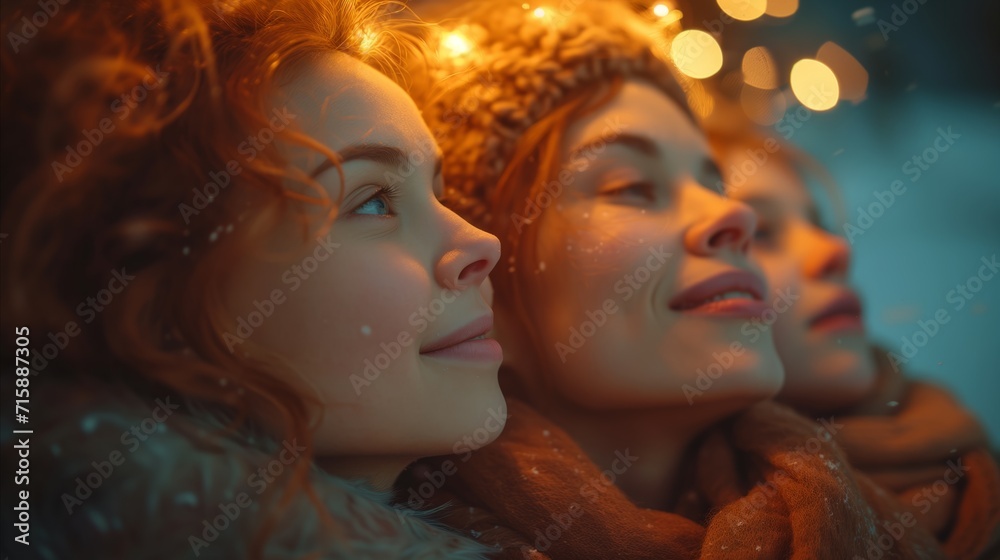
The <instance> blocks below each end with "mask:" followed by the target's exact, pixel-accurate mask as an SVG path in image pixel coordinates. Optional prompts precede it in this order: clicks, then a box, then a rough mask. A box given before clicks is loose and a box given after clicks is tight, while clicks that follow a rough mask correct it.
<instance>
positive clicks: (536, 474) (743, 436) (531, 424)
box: [398, 400, 943, 560]
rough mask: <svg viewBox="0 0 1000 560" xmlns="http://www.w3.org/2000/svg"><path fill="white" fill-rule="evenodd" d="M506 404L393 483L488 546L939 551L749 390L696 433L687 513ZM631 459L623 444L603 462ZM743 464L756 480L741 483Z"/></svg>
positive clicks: (669, 551) (827, 446)
mask: <svg viewBox="0 0 1000 560" xmlns="http://www.w3.org/2000/svg"><path fill="white" fill-rule="evenodd" d="M508 406H509V417H508V421H507V426H506V428H505V429H504V432H503V433H502V434H501V436H500V437H499V438H498V439H497V441H495V442H494V443H492V444H490V445H487V446H485V447H483V448H481V449H478V450H476V451H475V452H472V453H469V454H466V455H462V456H451V457H448V458H444V459H437V460H434V461H433V462H432V463H428V462H424V463H422V464H420V465H419V466H418V467H416V468H414V469H412V470H411V472H410V473H408V474H407V475H405V476H404V477H403V478H401V480H400V481H399V484H398V488H399V494H398V496H399V497H400V498H402V499H404V500H406V501H407V502H409V505H411V506H417V507H420V506H422V507H432V506H444V508H443V510H442V512H441V515H442V519H443V521H444V522H445V523H448V524H449V525H451V526H453V527H455V528H457V529H460V530H462V531H464V532H466V533H468V534H470V535H472V536H473V537H476V538H478V539H479V540H480V541H482V542H484V543H486V544H490V545H494V544H495V545H497V547H498V549H499V555H498V556H499V557H501V558H539V559H544V558H551V559H569V560H579V559H587V558H628V559H636V560H641V559H646V558H648V559H663V558H678V559H695V558H698V559H710V558H711V559H715V558H734V559H736V558H739V559H743V558H766V559H774V558H796V559H798V558H802V559H805V558H809V559H814V558H830V559H836V560H851V559H854V558H860V559H886V558H914V559H916V558H942V557H943V553H942V552H941V550H940V548H939V546H938V545H937V543H935V542H934V539H933V537H931V536H930V535H929V534H928V533H927V532H926V531H925V530H924V529H923V528H921V527H920V526H918V525H916V523H915V521H914V519H913V516H912V515H911V514H906V513H904V512H902V510H901V509H900V508H899V507H898V503H897V502H896V500H895V498H894V497H893V496H891V495H889V494H887V493H885V492H883V491H882V490H881V489H879V488H878V487H876V486H875V485H874V484H873V483H872V482H871V481H870V480H869V479H868V478H867V477H865V476H863V475H861V476H858V475H856V474H855V473H853V472H852V471H851V470H850V469H849V468H848V467H847V462H846V459H845V457H844V455H843V453H842V452H841V451H840V449H839V448H838V447H837V445H836V444H835V443H834V442H833V441H832V438H831V435H830V433H829V432H828V431H827V430H826V429H825V428H823V427H821V426H819V425H817V424H815V423H813V422H811V421H809V420H807V419H805V418H803V417H802V416H799V415H798V414H796V413H794V412H793V411H792V410H791V409H789V408H786V407H784V406H782V405H778V404H775V403H773V402H765V403H759V404H757V405H755V406H753V407H751V408H750V409H749V410H747V411H746V412H744V413H742V414H740V415H738V416H737V417H735V418H734V419H733V420H732V421H731V422H727V423H725V425H724V426H721V427H719V428H718V429H716V430H715V431H713V432H712V433H710V434H708V435H707V436H706V437H705V438H703V440H702V441H701V442H700V443H699V445H698V446H697V449H695V450H694V451H693V454H692V457H693V460H694V461H695V468H694V469H692V471H691V472H692V473H693V474H692V480H691V481H690V485H689V488H690V489H691V490H694V491H695V493H696V494H697V496H698V499H699V500H700V501H701V502H702V503H703V505H704V506H706V508H707V509H705V510H704V511H707V512H708V514H707V515H706V514H699V515H698V516H696V519H694V520H692V519H689V518H688V517H685V516H683V515H679V514H678V513H668V512H663V511H656V510H651V509H644V508H640V507H637V506H635V505H634V504H633V503H632V502H631V501H630V500H629V499H628V498H627V497H626V496H625V495H624V494H623V493H622V492H621V491H620V490H619V489H618V488H617V487H616V486H614V485H613V484H612V483H611V476H610V472H609V471H604V472H602V471H601V469H599V468H598V467H597V466H596V465H594V464H593V463H592V462H591V461H590V460H589V459H588V458H587V457H586V456H585V455H584V453H583V451H582V450H581V449H580V448H579V447H578V446H577V445H576V444H575V443H574V442H573V440H572V439H571V438H570V437H569V435H568V434H566V433H565V432H564V431H562V430H561V429H559V428H558V427H557V426H555V425H554V424H553V423H552V422H550V421H548V420H547V419H546V418H544V417H542V416H541V415H540V414H538V413H537V412H536V411H534V410H533V409H531V408H530V407H529V406H527V405H525V404H523V403H521V402H518V401H514V400H511V401H510V402H509V404H508ZM640 460H641V458H635V457H632V456H630V455H629V454H628V451H627V450H625V451H623V452H622V455H621V456H620V457H618V463H617V464H616V465H613V466H614V467H616V468H628V464H629V463H630V462H632V461H640ZM738 464H739V465H741V466H737V465H738ZM748 474H749V475H751V476H750V477H749V478H752V479H753V480H755V481H759V482H757V483H756V484H752V483H751V484H750V485H749V486H751V487H748V484H747V483H746V482H744V481H745V480H746V479H747V478H748V476H747V475H748ZM691 511H694V510H691ZM907 515H909V517H907Z"/></svg>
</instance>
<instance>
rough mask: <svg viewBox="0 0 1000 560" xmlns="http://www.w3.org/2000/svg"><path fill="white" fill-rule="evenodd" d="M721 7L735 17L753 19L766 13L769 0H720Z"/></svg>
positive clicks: (746, 19)
mask: <svg viewBox="0 0 1000 560" xmlns="http://www.w3.org/2000/svg"><path fill="white" fill-rule="evenodd" d="M718 1H719V7H720V8H722V11H723V12H726V13H727V14H729V15H730V16H732V17H733V19H738V20H740V21H751V20H755V19H757V18H759V17H760V16H762V15H764V12H765V11H767V4H768V0H718Z"/></svg>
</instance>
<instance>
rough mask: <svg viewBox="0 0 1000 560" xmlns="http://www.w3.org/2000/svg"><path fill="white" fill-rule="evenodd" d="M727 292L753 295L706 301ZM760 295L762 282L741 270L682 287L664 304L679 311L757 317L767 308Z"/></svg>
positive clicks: (717, 315) (761, 294) (716, 315)
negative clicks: (682, 288)
mask: <svg viewBox="0 0 1000 560" xmlns="http://www.w3.org/2000/svg"><path fill="white" fill-rule="evenodd" d="M731 291H740V292H747V293H748V294H750V295H751V296H753V298H752V299H750V298H738V299H724V300H720V301H708V300H710V299H711V298H713V297H715V296H717V295H721V294H724V293H726V292H731ZM763 294H764V282H763V280H761V279H760V277H758V276H756V275H754V274H751V273H749V272H746V271H743V270H732V271H729V272H723V273H722V274H717V275H715V276H713V277H711V278H708V279H706V280H702V281H701V282H698V283H696V284H694V285H693V286H690V287H688V288H686V289H684V290H682V291H681V292H680V293H679V294H677V295H675V296H674V297H673V299H671V300H670V302H669V303H668V306H669V307H670V309H672V310H674V311H678V312H681V313H694V314H698V315H712V316H715V317H742V318H751V317H759V316H760V314H761V313H762V312H763V311H764V310H765V309H767V305H766V304H765V303H764V296H763Z"/></svg>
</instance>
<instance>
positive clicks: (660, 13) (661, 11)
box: [653, 3, 670, 17]
mask: <svg viewBox="0 0 1000 560" xmlns="http://www.w3.org/2000/svg"><path fill="white" fill-rule="evenodd" d="M669 13H670V6H668V5H666V4H662V3H661V4H657V5H655V6H653V15H654V16H656V17H667V14H669Z"/></svg>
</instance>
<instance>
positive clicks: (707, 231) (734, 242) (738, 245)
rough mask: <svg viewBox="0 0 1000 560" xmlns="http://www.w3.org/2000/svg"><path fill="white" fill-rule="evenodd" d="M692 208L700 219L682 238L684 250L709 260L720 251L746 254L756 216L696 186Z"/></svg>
mask: <svg viewBox="0 0 1000 560" xmlns="http://www.w3.org/2000/svg"><path fill="white" fill-rule="evenodd" d="M692 188H694V189H698V191H700V192H699V196H698V199H697V201H696V202H695V204H697V206H698V207H700V208H699V210H700V216H699V218H698V219H697V221H695V222H694V224H693V225H692V226H691V227H689V228H688V230H687V231H686V232H685V234H684V246H685V248H686V249H687V250H688V251H689V252H691V253H693V254H696V255H701V256H705V257H712V256H715V255H717V254H718V253H719V252H721V251H732V252H734V253H740V254H746V253H747V251H748V250H749V248H750V240H751V238H752V237H753V231H754V228H756V227H757V216H756V215H755V214H754V212H753V210H752V209H750V207H749V206H747V205H746V204H743V203H742V202H739V201H736V200H733V199H730V198H725V197H722V196H719V195H718V194H716V193H714V192H712V191H709V190H708V189H705V188H703V187H700V186H693V187H692Z"/></svg>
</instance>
